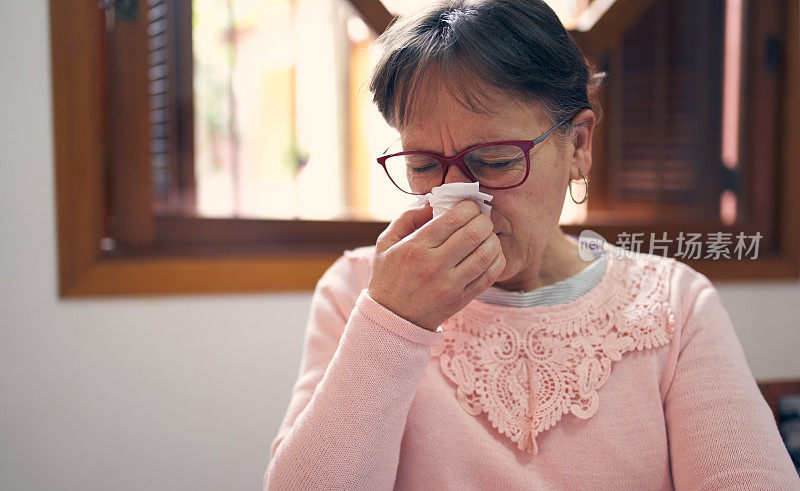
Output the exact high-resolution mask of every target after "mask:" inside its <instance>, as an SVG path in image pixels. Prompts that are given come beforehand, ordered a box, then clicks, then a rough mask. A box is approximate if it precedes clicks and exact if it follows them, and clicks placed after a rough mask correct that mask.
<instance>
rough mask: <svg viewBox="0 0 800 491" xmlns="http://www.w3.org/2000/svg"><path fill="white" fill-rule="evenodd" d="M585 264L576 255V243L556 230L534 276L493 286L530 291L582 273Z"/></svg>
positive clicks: (511, 279) (513, 279)
mask: <svg viewBox="0 0 800 491" xmlns="http://www.w3.org/2000/svg"><path fill="white" fill-rule="evenodd" d="M586 264H587V263H586V261H584V260H583V259H581V257H580V255H579V254H578V243H577V242H576V241H575V240H574V239H571V238H569V237H567V236H566V235H565V234H564V232H563V231H562V230H561V228H557V229H556V232H555V233H554V234H553V236H552V237H551V238H550V241H549V242H548V243H547V246H546V247H545V250H544V253H543V254H542V257H541V259H540V262H539V265H538V268H536V273H535V274H531V275H530V276H529V277H528V278H520V277H519V275H518V276H517V277H514V278H510V279H509V280H507V281H504V282H499V283H495V284H494V286H496V287H498V288H502V289H504V290H510V291H531V290H535V289H536V288H541V287H543V286H547V285H552V284H553V283H556V282H558V281H561V280H564V279H566V278H569V277H571V276H574V275H576V274H578V273H580V272H581V271H583V269H584V268H585V267H586ZM531 270H533V268H531Z"/></svg>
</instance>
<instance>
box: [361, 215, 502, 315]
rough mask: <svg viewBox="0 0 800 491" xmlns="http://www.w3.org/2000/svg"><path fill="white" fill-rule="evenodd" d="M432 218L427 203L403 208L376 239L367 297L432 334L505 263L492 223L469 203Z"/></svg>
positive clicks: (491, 281)
mask: <svg viewBox="0 0 800 491" xmlns="http://www.w3.org/2000/svg"><path fill="white" fill-rule="evenodd" d="M431 216H432V210H431V208H430V206H427V205H426V206H425V207H424V208H413V209H410V210H406V211H405V212H404V213H403V214H402V215H400V216H399V217H398V218H397V219H395V220H394V221H393V222H392V223H390V224H389V227H388V228H387V229H386V230H385V231H384V232H383V233H382V234H381V235H380V237H378V242H377V244H376V247H375V259H374V261H373V265H372V274H371V276H370V280H369V287H368V289H367V293H369V295H370V297H372V299H373V300H375V301H376V302H378V303H380V304H381V305H383V306H384V307H386V308H387V309H389V310H391V311H392V312H394V313H395V314H397V315H399V316H400V317H402V318H404V319H406V320H408V321H410V322H413V323H414V324H416V325H418V326H420V327H423V328H425V329H428V330H429V331H434V330H435V329H436V328H437V327H438V326H440V325H441V324H442V323H443V322H444V321H446V320H447V319H449V318H450V317H451V316H453V315H454V314H455V313H456V312H458V311H459V310H461V309H462V308H464V306H466V305H467V304H468V303H469V302H470V301H472V300H473V299H474V298H475V297H477V296H478V295H480V294H481V293H482V292H483V291H485V290H486V289H487V288H488V287H490V286H491V285H492V284H493V283H494V282H495V281H496V280H497V278H498V277H499V276H500V274H501V273H502V272H503V269H504V268H505V265H506V260H505V257H504V256H503V251H502V250H501V247H500V239H498V238H497V235H495V234H494V233H492V229H493V228H494V226H493V225H492V221H491V219H490V218H489V217H488V216H486V215H482V214H481V213H480V210H479V209H478V205H476V204H475V203H474V202H473V201H471V200H464V201H461V202H460V203H458V204H456V205H455V206H454V207H453V208H451V209H450V210H448V211H447V212H446V213H445V214H444V215H442V216H440V217H438V218H436V219H435V220H431Z"/></svg>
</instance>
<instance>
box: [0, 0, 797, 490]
mask: <svg viewBox="0 0 800 491" xmlns="http://www.w3.org/2000/svg"><path fill="white" fill-rule="evenodd" d="M90 1H94V0H90ZM48 43H49V41H48V20H47V3H46V1H45V0H26V1H18V0H0V63H2V67H3V68H2V76H0V210H2V211H0V230H2V231H3V233H2V241H0V267H1V268H2V269H0V299H2V300H0V302H2V303H0V307H1V310H0V312H2V313H0V488H2V489H14V490H25V489H82V490H83V489H89V490H91V489H119V490H125V489H171V490H172V489H175V490H178V489H193V490H199V489H258V487H259V485H260V480H261V476H262V473H263V471H264V467H265V465H266V462H265V459H266V455H267V449H268V444H269V441H270V440H271V439H272V437H273V436H274V434H275V432H276V430H277V427H278V424H279V422H280V419H281V417H282V416H283V412H284V410H285V407H286V404H287V402H288V396H289V390H290V387H291V385H292V383H293V381H294V377H295V374H296V370H297V365H298V363H299V356H300V349H301V342H302V334H303V333H302V330H303V326H304V323H305V316H306V311H307V309H308V305H309V301H310V295H309V294H295V295H232V296H206V297H172V298H145V299H115V300H81V301H74V300H71V301H61V300H59V299H58V298H57V295H56V256H55V254H56V252H55V224H54V213H53V212H54V202H53V162H52V152H53V148H52V137H51V117H50V108H51V106H50V73H49V60H48V56H49V55H48V51H49V44H48ZM720 291H721V293H722V297H723V301H724V303H725V304H726V306H727V307H728V309H729V311H730V313H731V316H732V317H733V320H734V325H735V326H736V330H737V332H738V333H739V335H740V338H741V340H742V343H743V345H744V348H745V351H746V353H747V356H748V359H749V361H750V364H751V367H752V369H753V372H754V373H755V375H756V377H758V378H777V377H800V356H799V355H800V350H798V347H800V326H798V318H800V284H798V283H797V282H792V283H783V284H782V283H770V284H758V285H755V284H753V285H749V284H748V285H744V284H740V285H723V286H720Z"/></svg>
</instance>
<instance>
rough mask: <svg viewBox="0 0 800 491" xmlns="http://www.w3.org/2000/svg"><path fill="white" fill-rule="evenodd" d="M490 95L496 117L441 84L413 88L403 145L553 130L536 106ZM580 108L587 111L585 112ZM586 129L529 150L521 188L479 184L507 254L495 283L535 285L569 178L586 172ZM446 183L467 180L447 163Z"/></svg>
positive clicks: (436, 145) (447, 146)
mask: <svg viewBox="0 0 800 491" xmlns="http://www.w3.org/2000/svg"><path fill="white" fill-rule="evenodd" d="M423 86H424V85H423ZM492 94H493V95H492V100H491V102H490V103H489V104H488V105H487V107H490V108H492V112H493V113H494V114H480V113H478V112H474V111H471V110H469V109H467V108H465V107H464V106H463V105H461V104H460V103H459V102H458V101H457V100H455V99H454V98H453V97H452V96H451V95H450V94H448V92H447V90H446V89H445V88H444V87H442V86H441V84H439V87H436V88H434V89H432V90H426V91H423V92H422V93H421V94H419V93H418V95H417V96H416V97H421V99H419V100H416V101H414V103H415V104H417V106H416V107H417V108H418V109H417V112H416V114H415V117H414V118H413V119H412V120H411V121H409V122H408V123H407V124H406V125H405V126H404V127H402V128H401V129H400V135H401V139H402V142H403V149H404V150H421V151H429V152H435V153H438V154H441V155H446V156H451V155H456V154H457V153H459V152H460V151H462V150H463V149H465V148H467V147H470V146H472V145H476V144H478V143H485V142H490V141H500V140H533V139H534V138H536V137H538V136H539V135H541V134H542V133H544V132H546V131H547V130H549V129H550V128H551V127H552V123H551V122H550V120H549V119H548V118H547V116H546V114H545V112H544V111H542V110H541V109H539V108H537V107H536V106H535V105H532V104H529V103H524V102H522V101H520V100H518V99H512V98H509V97H508V96H505V95H504V94H502V93H500V92H499V91H495V92H493V93H492ZM584 112H587V113H589V114H591V111H590V110H586V111H584ZM580 116H581V117H582V119H581V118H576V120H575V122H583V121H584V120H586V119H587V118H586V117H585V116H587V115H584V114H581V115H580ZM593 117H594V116H593V114H592V115H591V118H592V121H593ZM591 130H592V127H591V126H588V127H581V128H576V131H577V132H578V133H579V134H578V137H577V138H576V140H577V141H578V142H579V143H577V144H576V143H573V142H564V141H563V140H561V139H559V137H558V135H556V132H555V131H554V132H553V133H551V134H550V136H549V137H548V138H547V139H546V140H545V141H544V142H542V143H540V144H538V145H536V146H535V147H534V148H533V150H531V153H530V159H531V169H530V174H529V176H528V178H527V180H526V181H525V182H524V183H523V184H522V185H520V186H518V187H515V188H511V189H504V190H489V189H483V188H481V191H483V192H485V193H489V194H491V195H492V196H493V199H492V201H491V205H492V214H491V219H492V222H493V224H494V232H495V233H496V234H497V236H498V238H499V239H500V244H501V246H502V248H503V254H504V255H505V259H506V267H505V270H504V271H503V274H502V275H501V276H500V278H499V279H498V281H497V282H496V283H495V285H496V286H500V287H502V288H506V289H509V290H527V289H530V288H533V286H531V285H536V284H537V281H536V278H537V276H538V274H539V269H540V265H541V260H542V255H543V253H544V251H545V249H546V247H547V245H548V243H549V241H550V239H551V237H552V236H553V234H554V232H555V231H556V230H557V227H558V219H559V217H560V215H561V208H562V205H563V204H564V196H565V193H566V187H567V184H568V182H569V179H570V177H572V178H575V179H578V178H579V175H578V168H580V169H581V170H582V171H583V174H584V175H587V174H588V173H589V168H590V167H591V155H590V149H591ZM587 132H588V147H587V145H586V137H587V134H586V133H587ZM582 139H583V141H581V140H582ZM583 147H587V148H583ZM445 182H448V183H449V182H469V178H468V177H467V176H465V175H464V174H463V173H462V172H461V171H460V170H459V169H458V168H456V167H455V166H450V168H449V169H448V171H447V175H446V177H445Z"/></svg>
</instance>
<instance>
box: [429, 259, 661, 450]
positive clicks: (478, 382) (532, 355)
mask: <svg viewBox="0 0 800 491" xmlns="http://www.w3.org/2000/svg"><path fill="white" fill-rule="evenodd" d="M621 252H622V250H621V249H619V248H617V247H615V246H612V245H610V244H606V247H605V250H604V253H605V255H606V258H607V261H608V264H607V272H606V275H604V277H603V279H602V280H601V282H600V283H599V284H598V285H597V286H596V287H595V288H593V289H592V290H591V291H589V292H588V293H586V294H585V295H583V296H581V297H580V298H578V299H577V300H575V301H573V302H569V303H566V304H559V305H553V306H540V307H527V308H519V307H506V306H500V305H488V304H483V303H481V304H477V303H476V302H472V303H470V304H469V305H468V306H467V307H465V308H464V309H463V310H462V311H461V312H459V313H458V314H456V315H455V316H453V317H452V318H450V319H449V320H448V321H447V322H445V323H444V324H443V325H442V327H441V331H442V336H441V337H440V338H439V339H438V340H437V341H436V342H435V343H434V344H433V346H432V347H431V353H432V355H433V356H435V357H438V358H439V366H440V368H441V370H442V373H443V374H444V375H445V376H446V377H447V378H448V379H449V380H450V381H451V382H453V383H454V384H455V386H456V398H457V399H458V402H459V404H460V405H461V406H462V408H463V409H464V410H465V411H466V412H467V413H469V414H471V415H473V416H480V415H481V414H482V413H486V415H487V417H488V419H489V421H490V422H491V424H492V426H493V427H494V428H496V429H497V431H499V432H500V434H502V435H504V436H505V437H507V438H509V439H510V440H511V441H512V442H513V443H516V444H517V447H518V448H519V449H520V450H523V451H526V452H528V453H531V454H534V455H536V454H537V453H538V445H537V443H536V436H537V435H539V434H540V433H542V432H544V431H546V430H548V429H549V428H551V427H553V426H554V425H555V424H556V423H558V422H559V421H560V420H561V418H562V416H563V415H564V414H567V413H572V414H573V415H575V416H577V417H578V418H581V419H588V418H590V417H592V416H593V415H594V414H595V413H596V411H597V408H598V405H599V398H598V394H597V390H598V389H599V388H600V387H602V386H603V384H604V383H605V382H606V380H607V379H608V377H609V375H610V373H611V364H612V362H615V361H619V360H620V359H621V358H622V355H623V354H625V353H627V352H630V351H634V350H644V349H648V348H656V347H659V346H662V345H665V344H667V343H669V341H670V340H671V339H672V335H673V332H674V328H675V315H674V313H673V311H672V308H671V307H670V305H669V302H668V296H669V274H670V272H671V270H672V263H674V261H675V260H674V259H664V258H659V257H655V256H646V255H635V257H634V258H631V257H626V256H622V255H621Z"/></svg>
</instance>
